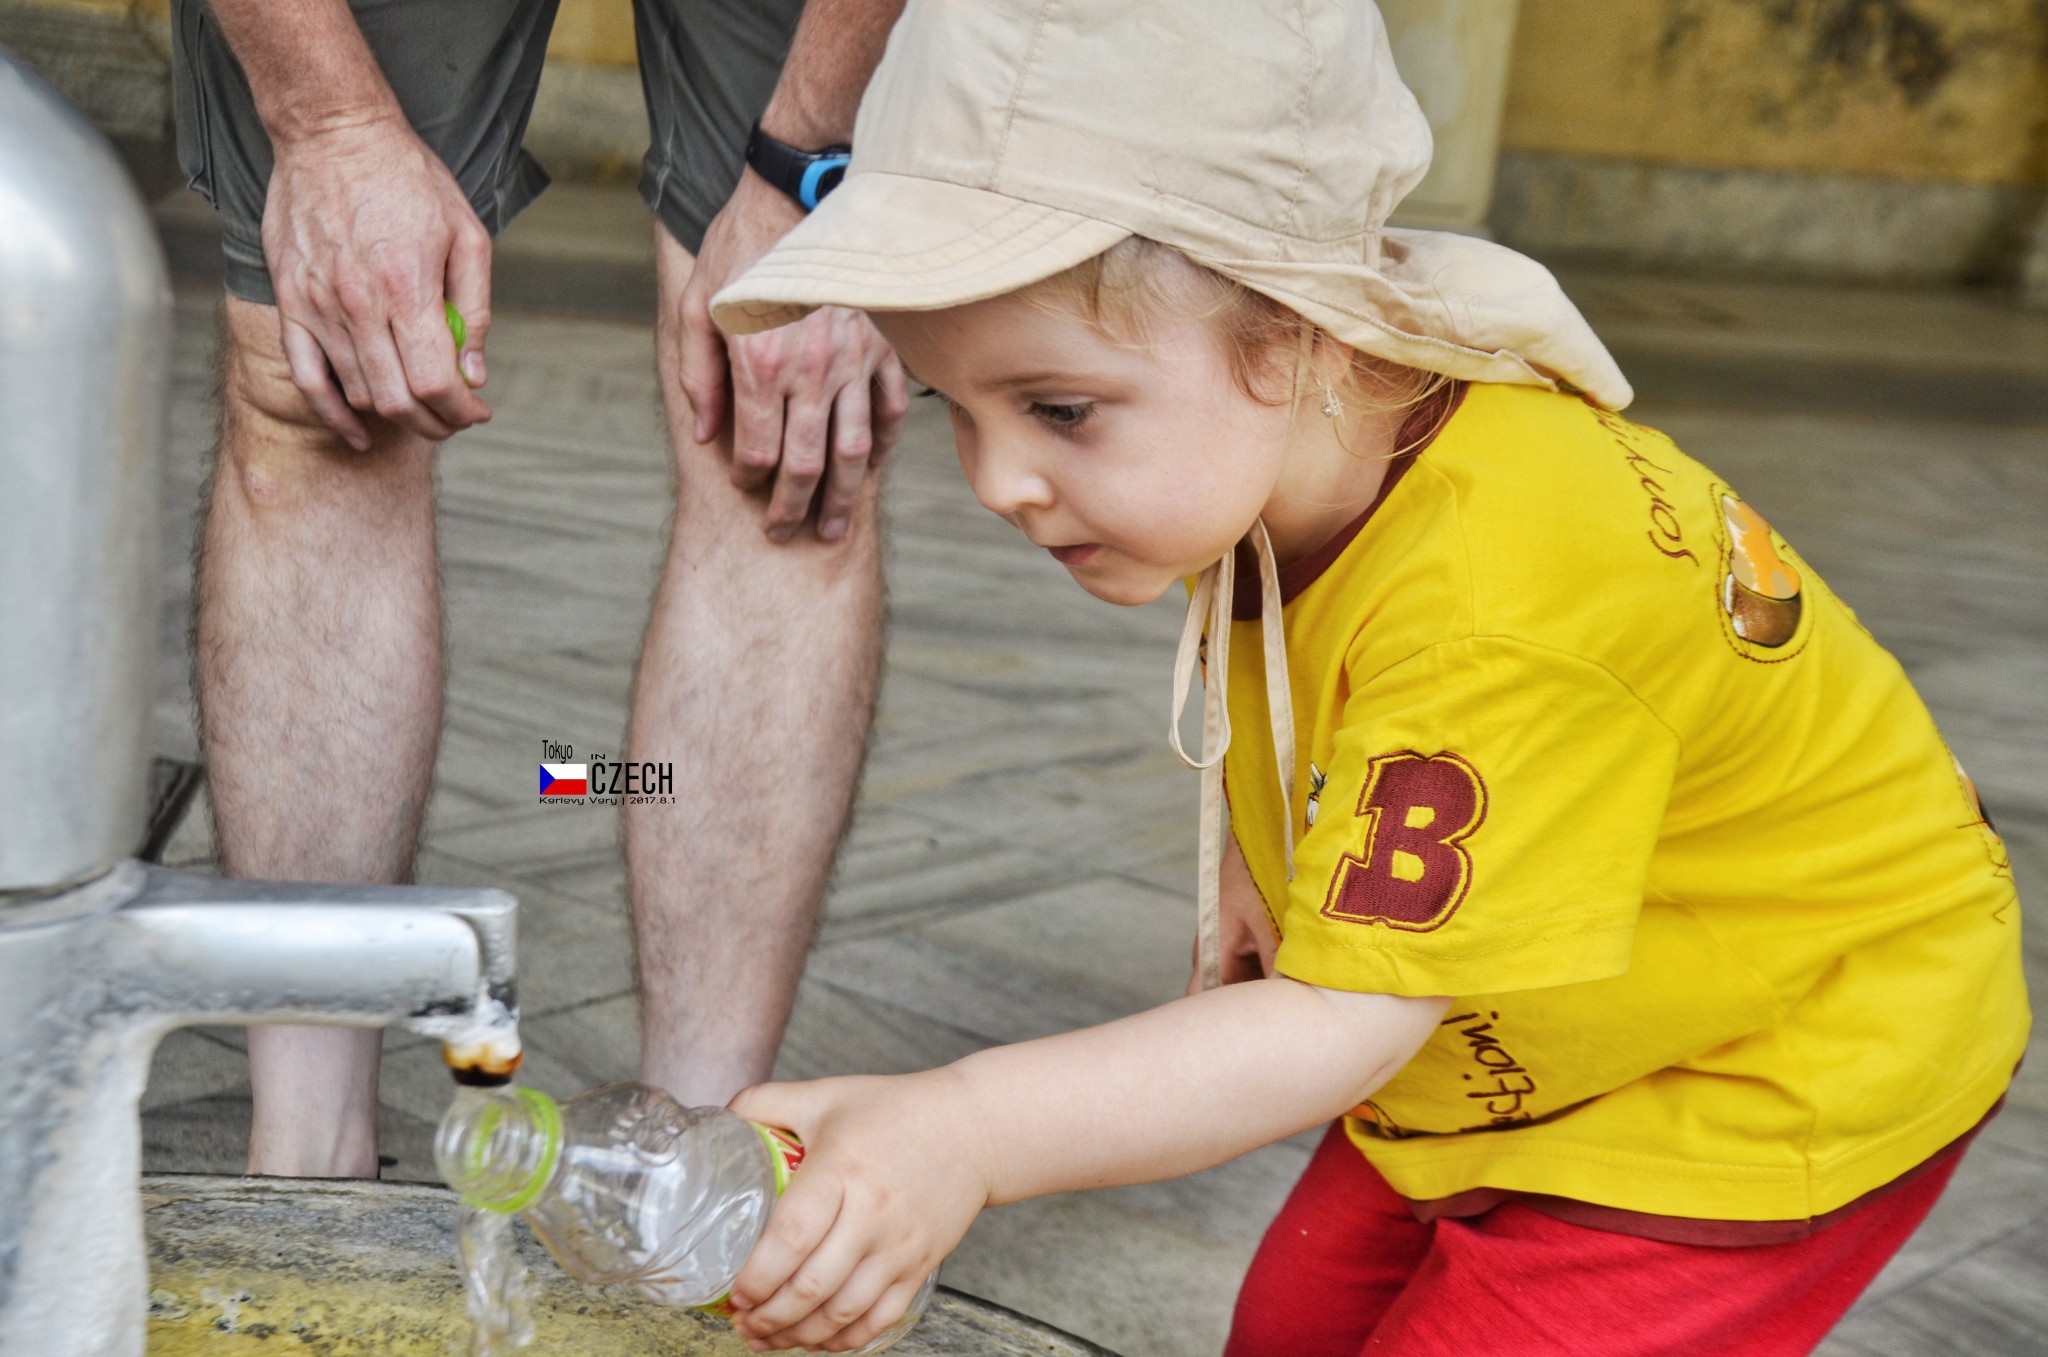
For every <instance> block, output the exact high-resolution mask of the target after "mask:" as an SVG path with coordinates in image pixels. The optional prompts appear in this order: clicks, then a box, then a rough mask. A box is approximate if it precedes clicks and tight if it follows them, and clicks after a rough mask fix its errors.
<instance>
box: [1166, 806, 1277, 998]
mask: <svg viewBox="0 0 2048 1357" xmlns="http://www.w3.org/2000/svg"><path fill="white" fill-rule="evenodd" d="M1222 886H1223V889H1222V893H1221V899H1220V901H1219V903H1220V904H1221V906H1222V918H1221V923H1222V926H1223V927H1222V946H1221V947H1220V948H1219V949H1218V950H1219V957H1218V959H1219V960H1220V961H1221V962H1222V963H1223V983H1224V984H1226V985H1236V984H1240V983H1242V982H1244V981H1246V980H1263V979H1265V978H1266V977H1267V976H1269V975H1271V974H1272V973H1273V957H1274V955H1275V954H1276V953H1277V952H1278V951H1279V950H1280V939H1278V938H1277V937H1275V936H1273V921H1272V920H1271V919H1270V918H1268V917H1267V916H1266V906H1265V904H1264V903H1263V902H1262V901H1261V900H1260V899H1259V888H1258V887H1257V886H1255V885H1253V884H1252V872H1251V868H1249V867H1247V866H1246V865H1245V861H1244V852H1243V850H1241V849H1239V848H1238V846H1237V836H1236V835H1234V834H1233V835H1231V836H1230V837H1229V838H1228V839H1225V840H1224V842H1223V882H1222ZM1187 992H1188V993H1189V994H1200V993H1201V992H1202V970H1201V962H1200V959H1199V958H1197V960H1196V963H1195V969H1194V973H1193V974H1192V975H1190V976H1189V977H1188V988H1187Z"/></svg>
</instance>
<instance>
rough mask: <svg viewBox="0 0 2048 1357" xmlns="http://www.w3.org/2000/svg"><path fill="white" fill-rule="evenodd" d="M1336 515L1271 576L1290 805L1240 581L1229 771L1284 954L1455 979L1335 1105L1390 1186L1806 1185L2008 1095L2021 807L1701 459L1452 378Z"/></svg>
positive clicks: (1792, 1211) (1543, 398)
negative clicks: (1353, 1108)
mask: <svg viewBox="0 0 2048 1357" xmlns="http://www.w3.org/2000/svg"><path fill="white" fill-rule="evenodd" d="M1339 545H1341V550H1336V551H1335V552H1334V559H1332V560H1327V562H1326V563H1325V562H1324V560H1322V559H1316V558H1312V559H1311V560H1309V561H1306V562H1302V563H1300V564H1299V565H1297V566H1296V567H1293V568H1291V569H1290V571H1288V572H1286V574H1285V576H1284V577H1283V584H1284V585H1285V586H1286V592H1287V593H1288V594H1291V598H1290V599H1289V601H1288V602H1287V603H1286V606H1285V608H1284V617H1285V628H1286V638H1287V652H1288V668H1289V681H1290V683H1291V685H1292V693H1293V699H1294V710H1295V715H1296V720H1297V722H1298V731H1299V734H1298V738H1297V748H1298V753H1297V759H1296V766H1295V767H1294V768H1293V769H1292V770H1290V772H1291V789H1292V791H1291V797H1292V801H1291V805H1289V806H1288V807H1287V808H1285V810H1284V811H1283V809H1282V807H1281V806H1280V804H1279V801H1280V787H1279V779H1278V777H1277V774H1276V771H1275V769H1274V755H1273V750H1272V748H1271V745H1270V742H1268V741H1265V740H1261V739H1258V738H1256V737H1255V736H1254V735H1252V734H1250V733H1249V732H1258V731H1263V730H1265V729H1266V728H1267V721H1266V709H1265V689H1264V674H1263V667H1264V666H1263V660H1262V657H1261V654H1260V647H1259V644H1258V633H1257V630H1256V628H1257V626H1258V623H1257V622H1256V621H1255V620H1250V621H1248V620H1244V616H1245V614H1244V613H1243V612H1242V611H1240V614H1239V617H1240V620H1239V621H1238V622H1237V623H1236V624H1235V628H1236V631H1235V634H1234V635H1233V638H1232V647H1231V659H1230V665H1231V675H1230V688H1229V694H1230V706H1231V722H1232V725H1233V727H1234V728H1235V729H1236V730H1237V731H1238V732H1239V737H1238V739H1237V740H1236V741H1235V742H1234V743H1233V744H1232V746H1231V748H1230V753H1229V755H1228V757H1227V759H1226V763H1225V776H1226V786H1227V789H1228V792H1229V796H1230V804H1231V814H1232V827H1233V831H1234V833H1235V835H1236V837H1237V840H1238V843H1239V845H1240V846H1241V847H1242V849H1243V851H1244V855H1245V859H1246V861H1247V863H1248V864H1249V866H1250V868H1251V874H1252V879H1253V880H1254V882H1255V883H1256V884H1257V886H1258V888H1259V892H1260V894H1261V896H1262V897H1263V898H1264V900H1265V902H1266V906H1267V909H1268V912H1269V913H1270V914H1271V915H1272V918H1273V923H1274V926H1275V928H1276V929H1277V931H1278V933H1279V935H1280V938H1281V941H1280V950H1279V955H1278V958H1277V960H1276V963H1275V965H1276V969H1277V970H1278V971H1279V973H1280V974H1282V975H1287V976H1292V977H1294V978H1295V979H1297V980H1302V981H1306V982H1308V983H1311V984H1315V985H1321V986H1325V987H1329V988H1333V989H1345V990H1354V991H1363V992H1381V993H1389V994H1408V995H1452V996H1455V998H1454V1001H1453V1003H1452V1006H1451V1008H1450V1009H1449V1011H1448V1014H1447V1016H1446V1018H1445V1021H1444V1023H1443V1025H1442V1026H1441V1027H1440V1028H1439V1029H1438V1031H1437V1033H1436V1034H1435V1036H1434V1037H1432V1038H1431V1040H1430V1041H1429V1042H1428V1043H1426V1044H1425V1045H1424V1046H1423V1048H1422V1050H1421V1051H1420V1052H1419V1053H1418V1054H1417V1055H1416V1056H1415V1058H1414V1059H1413V1060H1411V1061H1410V1062H1409V1064H1408V1065H1407V1067H1406V1068H1405V1069H1403V1070H1402V1071H1401V1073H1400V1074H1398V1075H1397V1076H1396V1077H1395V1078H1394V1079H1393V1080H1392V1081H1391V1082H1390V1083H1388V1084H1387V1085H1386V1086H1385V1088H1383V1089H1382V1090H1381V1091H1380V1092H1379V1093H1378V1094H1376V1095H1375V1096H1374V1098H1373V1099H1372V1101H1371V1103H1369V1104H1367V1105H1365V1106H1364V1107H1362V1108H1360V1109H1358V1110H1359V1112H1360V1113H1361V1114H1362V1115H1360V1116H1357V1117H1354V1118H1353V1119H1352V1120H1351V1121H1350V1122H1349V1124H1348V1125H1349V1130H1350V1133H1351V1137H1352V1139H1353V1140H1354V1141H1355V1142H1356V1143H1357V1145H1358V1146H1359V1148H1360V1149H1361V1150H1362V1151H1363V1152H1364V1153H1365V1155H1366V1156H1367V1158H1369V1159H1370V1160H1371V1161H1372V1163H1373V1164H1374V1166H1375V1167H1376V1168H1377V1169H1378V1170H1379V1171H1380V1172H1381V1173H1382V1174H1383V1175H1384V1176H1385V1177H1386V1178H1387V1180H1388V1181H1389V1182H1390V1183H1391V1184H1392V1185H1393V1187H1394V1188H1395V1190H1396V1191H1398V1192H1400V1193H1401V1194H1402V1195H1404V1196H1406V1197H1408V1198H1410V1199H1411V1200H1416V1201H1425V1202H1426V1201H1431V1200H1435V1199H1442V1198H1450V1197H1453V1196H1455V1195H1457V1194H1461V1193H1471V1192H1473V1191H1475V1190H1480V1189H1501V1190H1506V1191H1508V1192H1512V1193H1529V1194H1543V1195H1547V1196H1553V1197H1562V1198H1568V1199H1572V1200H1575V1201H1578V1202H1586V1203H1593V1204H1596V1205H1598V1206H1601V1207H1607V1208H1618V1209H1620V1210H1623V1211H1630V1212H1644V1213H1651V1214H1656V1215H1661V1216H1676V1217H1690V1218H1693V1219H1698V1220H1712V1221H1800V1220H1810V1219H1811V1218H1813V1217H1816V1216H1820V1215H1823V1214H1825V1213H1827V1212H1829V1211H1832V1210H1834V1209H1836V1208H1838V1207H1841V1206H1843V1205H1844V1204H1846V1203H1849V1202H1852V1201H1854V1200H1855V1199H1856V1198H1858V1197H1860V1196H1862V1195H1863V1194H1864V1193H1867V1192H1869V1191H1871V1190H1873V1189H1875V1188H1878V1187H1880V1186H1882V1185H1884V1184H1885V1183H1888V1182H1890V1181H1891V1180H1892V1179H1894V1178H1896V1177H1898V1176H1899V1175H1900V1174H1902V1173H1904V1172H1906V1171H1907V1170H1909V1169H1912V1168H1913V1167H1915V1166H1916V1165H1918V1164H1920V1163H1921V1162H1922V1161H1924V1160H1926V1159H1927V1158H1929V1157H1930V1156H1931V1155H1933V1154H1934V1153H1936V1152H1937V1151H1939V1150H1940V1149H1941V1148H1942V1147H1943V1146H1945V1145H1947V1144H1948V1143H1949V1142H1951V1141H1953V1140H1955V1139H1956V1138H1957V1137H1958V1136H1960V1135H1962V1134H1963V1133H1965V1132H1967V1131H1968V1130H1970V1129H1971V1128H1972V1127H1973V1126H1974V1125H1975V1124H1976V1123H1977V1122H1978V1121H1979V1120H1980V1119H1981V1118H1982V1117H1983V1116H1984V1114H1985V1112H1986V1111H1987V1109H1989V1108H1990V1107H1991V1106H1992V1105H1993V1104H1994V1103H1995V1102H1996V1101H1997V1099H1998V1098H1999V1097H2000V1095H2001V1094H2002V1093H2003V1092H2004V1090H2005V1088H2006V1085H2007V1084H2008V1082H2009V1081H2010V1078H2011V1075H2012V1072H2013V1069H2014V1067H2015V1065H2016V1064H2017V1063H2018V1061H2019V1059H2020V1056H2021V1054H2022V1051H2023V1048H2024V1046H2025V1044H2026V1039H2027V1026H2028V1013H2027V1006H2026V992H2025V986H2024V982H2023V980H2022V978H2021V968H2020V916H2019V907H2018V902H2017V900H2016V898H2015V896H2014V893H2013V885H2012V871H2011V867H2010V864H2009V862H2008V859H2007V857H2006V855H2005V851H2004V848H2003V846H2002V844H2001V843H2000V841H1999V840H1998V838H1997V836H1996V835H1995V834H1994V833H1993V832H1992V830H1991V829H1990V827H1989V826H1988V825H1987V824H1986V823H1985V821H1984V818H1983V815H1982V812H1981V810H1980V809H1979V808H1978V806H1977V804H1976V802H1975V793H1974V791H1973V790H1972V789H1971V788H1970V787H1969V786H1968V783H1967V780H1966V779H1965V778H1964V777H1963V775H1962V772H1961V769H1960V768H1959V767H1958V766H1957V765H1956V764H1955V762H1954V760H1953V759H1952V758H1951V756H1950V754H1949V753H1948V751H1947V749H1946V747H1945V746H1944V745H1943V744H1942V741H1941V737H1940V735H1939V734H1938V733H1937V732H1936V730H1935V727H1934V722H1933V720H1932V719H1931V718H1930V717H1929V715H1928V713H1927V710H1926V708H1925V707H1924V706H1923V705H1922V704H1921V702H1920V699H1919V697H1918V696H1917V695H1916V694H1915V693H1914V692H1913V689H1912V687H1911V685H1910V684H1909V683H1908V682H1907V679H1906V676H1905V674H1904V672H1903V671H1902V670H1901V669H1900V667H1899V665H1898V662H1897V661H1896V660H1894V659H1893V658H1892V657H1891V655H1889V654H1888V653H1886V651H1885V650H1884V649H1882V648H1881V647H1880V646H1879V645H1878V644H1877V643H1876V641H1874V640H1873V639H1872V638H1871V636H1870V634H1869V633H1868V632H1866V631H1865V630H1864V629H1863V628H1862V626H1861V625H1860V624H1859V623H1858V622H1857V621H1856V619H1855V616H1854V614H1852V613H1851V612H1850V611H1849V609H1848V608H1847V607H1845V606H1844V605H1843V604H1842V603H1841V602H1840V601H1839V600H1838V599H1836V598H1835V597H1834V595H1833V594H1831V593H1829V592H1828V589H1827V586H1826V585H1824V584H1823V583H1822V582H1821V580H1820V578H1819V577H1818V576H1817V575H1815V574H1814V572H1813V570H1812V569H1811V568H1810V567H1809V566H1808V565H1807V564H1806V563H1805V562H1804V561H1802V560H1801V559H1800V558H1799V557H1798V555H1797V554H1795V553H1794V552H1793V551H1792V550H1791V548H1790V547H1789V546H1787V545H1786V544H1785V542H1784V541H1783V539H1782V538H1780V537H1778V536H1777V535H1776V534H1774V533H1772V532H1771V530H1770V528H1769V527H1768V525H1766V524H1765V523H1764V522H1763V520H1762V519H1761V518H1759V517H1758V516H1757V515H1756V514H1755V512H1754V511H1753V510H1751V509H1749V508H1748V506H1746V505H1744V504H1743V503H1742V501H1741V500H1740V499H1738V498H1737V497H1736V496H1735V495H1734V492H1733V491H1731V490H1730V489H1729V488H1728V487H1727V486H1725V485H1723V484H1721V483H1720V482H1719V481H1717V480H1716V478H1715V476H1714V474H1713V473H1712V472H1711V471H1709V470H1707V469H1706V468H1705V467H1703V466H1701V465H1699V464H1698V463H1697V462H1694V461H1693V460H1692V459H1690V458H1689V457H1687V456H1685V454H1683V453H1682V452H1680V451H1679V450H1678V449H1677V448H1676V447H1675V446H1673V445H1672V443H1671V442H1670V440H1668V439H1667V438H1665V437H1664V436H1663V435H1661V434H1659V433H1656V432H1655V431H1653V430H1650V429H1646V428H1642V427H1640V426H1637V425H1634V424H1631V423H1629V422H1628V421H1626V420H1624V419H1622V418H1621V417H1620V416H1617V415H1613V414H1609V413H1606V412H1603V411H1600V410H1597V409H1595V408H1593V407H1591V406H1589V405H1587V404H1586V403H1584V402H1583V401H1580V400H1577V399H1575V398H1572V397H1570V396H1565V395H1558V394H1554V393H1550V392H1545V391H1541V390H1537V389H1534V388H1529V387H1514V386H1495V385H1475V386H1472V387H1471V388H1469V390H1468V392H1467V394H1466V396H1465V399H1464V402H1463V404H1462V406H1461V407H1460V408H1459V409H1458V410H1457V412H1456V414H1455V415H1454V416H1453V417H1452V418H1451V419H1450V421H1449V423H1448V424H1447V425H1446V426H1445V427H1444V428H1443V430H1442V431H1441V432H1440V433H1439V434H1438V435H1437V437H1436V438H1435V440H1434V441H1433V442H1432V443H1431V444H1430V445H1429V447H1428V448H1427V449H1426V450H1425V451H1423V452H1422V453H1421V454H1420V455H1419V456H1417V457H1415V458H1414V459H1413V461H1412V462H1411V463H1409V464H1408V465H1407V466H1406V469H1405V474H1404V475H1403V476H1402V477H1401V478H1400V479H1399V481H1398V482H1397V483H1395V484H1394V485H1393V487H1392V488H1391V490H1390V491H1388V492H1387V493H1386V494H1385V495H1384V497H1383V500H1382V502H1381V503H1380V504H1379V505H1378V506H1377V508H1376V510H1375V511H1373V512H1372V513H1371V514H1370V515H1369V517H1367V518H1366V519H1365V520H1364V522H1363V524H1362V526H1358V527H1357V529H1356V535H1355V536H1352V537H1350V538H1349V540H1348V541H1340V544H1339ZM1332 554H1333V553H1332V551H1329V550H1326V551H1324V552H1321V553H1318V554H1317V555H1318V558H1328V557H1330V556H1331V555H1332ZM1305 577H1307V578H1305ZM1252 616H1254V617H1255V616H1256V614H1255V613H1253V614H1252ZM1283 813H1285V814H1288V815H1291V816H1292V817H1293V820H1294V826H1295V833H1296V836H1297V840H1298V842H1297V847H1296V850H1295V875H1294V879H1293V880H1292V882H1289V881H1288V880H1287V876H1286V866H1285V863H1284V860H1283V848H1282V839H1281V828H1280V820H1279V817H1280V815H1281V814H1283Z"/></svg>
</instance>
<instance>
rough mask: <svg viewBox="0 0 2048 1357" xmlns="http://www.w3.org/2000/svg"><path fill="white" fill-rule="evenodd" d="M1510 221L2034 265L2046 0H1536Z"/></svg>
mask: <svg viewBox="0 0 2048 1357" xmlns="http://www.w3.org/2000/svg"><path fill="white" fill-rule="evenodd" d="M1502 146H1503V157H1502V163H1501V166H1500V185H1499V191H1498V194H1497V196H1496V206H1495V212H1494V216H1493V223H1494V227H1495V229H1496V231H1497V232H1498V234H1499V235H1500V237H1501V238H1502V239H1503V240H1507V241H1510V242H1512V243H1515V244H1517V245H1520V246H1523V247H1524V248H1528V249H1532V250H1535V251H1537V252H1539V253H1544V252H1550V253H1555V252H1558V251H1584V252H1595V253H1605V254H1618V255H1623V256H1626V257H1629V258H1633V259H1640V260H1644V261H1656V262H1659V263H1666V264H1669V263H1678V264H1699V265H1740V266H1743V267H1746V268H1752V269H1754V268H1767V269H1775V270H1780V271H1786V272H1793V273H1802V274H1822V275H1827V274H1833V275H1849V276H1854V277H1860V278H1871V279H1887V280H1896V281H1905V282H1926V281H1952V280H1959V279H1960V280H1970V281H2004V280H2007V279H2010V278H2013V277H2016V276H2017V275H2018V274H2019V272H2020V271H2021V269H2022V267H2023V264H2022V260H2023V259H2024V257H2025V255H2026V253H2027V249H2028V242H2029V240H2030V238H2032V237H2033V236H2034V234H2035V231H2036V222H2037V220H2038V219H2039V217H2040V213H2041V207H2042V202H2043V199H2044V197H2048V3H2043V0H1523V6H1522V15H1521V24H1520V27H1519V30H1518V32H1517V38H1516V46H1515V59H1514V64H1513V74H1512V78H1511V81H1510V85H1509V91H1508V102H1507V112H1506V118H1505V124H1504V127H1503V129H1502Z"/></svg>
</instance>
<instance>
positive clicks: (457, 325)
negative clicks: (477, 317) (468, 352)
mask: <svg viewBox="0 0 2048 1357" xmlns="http://www.w3.org/2000/svg"><path fill="white" fill-rule="evenodd" d="M441 305H442V306H444V307H446V308H447V311H448V333H449V334H451V335H454V336H455V351H456V352H457V353H461V352H462V346H463V345H464V344H467V343H468V342H469V322H467V321H465V320H464V319H463V318H462V313H461V312H460V311H457V310H456V309H455V303H454V302H443V303H441Z"/></svg>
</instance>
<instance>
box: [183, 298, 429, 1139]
mask: <svg viewBox="0 0 2048 1357" xmlns="http://www.w3.org/2000/svg"><path fill="white" fill-rule="evenodd" d="M369 424H370V428H371V431H372V435H373V439H374V441H373V443H372V446H371V448H370V450H369V451H368V452H361V453H359V452H356V451H354V450H352V449H351V448H350V447H349V446H348V445H347V444H346V443H345V442H343V441H342V440H341V439H340V438H339V437H338V436H336V435H335V434H334V433H333V432H332V431H330V430H329V429H328V428H327V427H326V426H325V425H323V424H321V423H320V421H319V420H318V419H317V418H316V417H315V416H314V414H313V412H312V410H311V409H310V407H308V406H307V404H306V403H305V399H304V397H302V396H301V395H300V394H299V392H298V391H297V389H296V388H294V387H293V386H292V383H291V375H290V370H289V368H288V367H287V366H286V363H285V358H284V353H283V349H282V347H281V345H280V341H279V338H278V320H277V312H276V310H275V309H274V308H272V307H268V306H259V305H256V304H254V303H250V302H245V301H242V300H240V299H239V298H235V297H230V298H228V302H227V324H226V336H225V342H224V348H223V380H222V395H221V444H220V455H219V459H218V462H217V463H216V467H215V473H214V481H213V490H212V498H211V502H210V504H209V506H208V510H207V515H206V524H205V528H204V531H203V534H202V536H201V546H200V557H199V583H198V591H197V594H198V598H197V614H198V616H197V626H196V635H197V644H196V652H197V663H198V688H199V711H200V722H201V728H202V730H203V732H204V742H205V749H206V762H207V771H208V778H209V782H210V785H211V787H212V792H213V806H214V819H215V823H216V828H217V831H218V836H219V843H220V858H221V870H222V871H223V872H225V873H226V874H227V875H229V876H238V877H251V878H262V879H271V880H287V881H325V882H403V881H406V880H409V879H410V878H411V875H412V862H413V854H414V851H415V849H416V847H417V845H418V840H419V828H420V818H421V815H422V813H423V810H424V808H425V805H426V798H427V790H428V787H429V785H430V784H431V782H432V779H433V763H434V750H435V745H436V741H437V740H438V738H439V730H440V721H441V605H440V595H439V585H438V579H437V575H436V567H435V556H434V506H433V453H434V445H433V444H431V443H428V442H426V441H425V440H423V439H421V438H419V437H417V436H415V435H413V434H409V433H407V432H405V431H403V430H401V429H399V428H397V427H396V426H394V425H391V424H388V423H385V422H384V421H381V420H374V419H373V420H371V421H369ZM368 774H374V776H366V775H368ZM365 786H373V787H374V788H375V789H376V790H375V791H374V792H371V793H368V794H366V793H364V792H363V791H361V790H360V789H361V788H362V787H365ZM381 1037H382V1034H381V1033H380V1032H377V1031H375V1030H361V1029H350V1028H334V1027H254V1028H251V1029H250V1031H249V1065H250V1078H251V1082H252V1084H253V1086H254V1094H255V1112H254V1119H253V1123H252V1126H251V1129H250V1136H249V1171H250V1172H252V1173H271V1174H286V1175H291V1176H297V1177H364V1178H369V1177H375V1176H376V1173H377V1064H378V1051H379V1048H380V1041H381Z"/></svg>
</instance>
